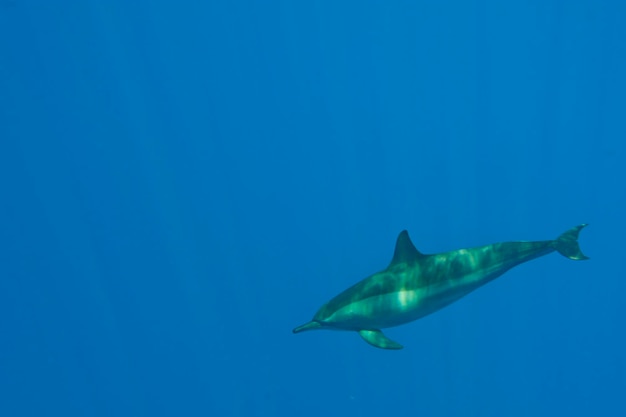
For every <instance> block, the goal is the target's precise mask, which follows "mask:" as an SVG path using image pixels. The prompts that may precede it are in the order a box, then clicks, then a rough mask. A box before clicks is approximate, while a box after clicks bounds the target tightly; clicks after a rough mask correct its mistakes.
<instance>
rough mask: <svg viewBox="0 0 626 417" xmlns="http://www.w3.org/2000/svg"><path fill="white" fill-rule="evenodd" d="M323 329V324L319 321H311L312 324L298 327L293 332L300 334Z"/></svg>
mask: <svg viewBox="0 0 626 417" xmlns="http://www.w3.org/2000/svg"><path fill="white" fill-rule="evenodd" d="M321 328H322V323H320V322H319V321H317V320H311V321H310V322H308V323H305V324H303V325H302V326H298V327H296V328H295V329H293V332H294V333H300V332H303V331H305V330H315V329H321Z"/></svg>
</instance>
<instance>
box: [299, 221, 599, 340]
mask: <svg viewBox="0 0 626 417" xmlns="http://www.w3.org/2000/svg"><path fill="white" fill-rule="evenodd" d="M585 226H587V225H586V224H581V225H578V226H576V227H573V228H571V229H569V230H568V231H566V232H565V233H563V234H562V235H560V236H559V237H558V238H556V239H555V240H541V241H535V242H526V241H522V242H501V243H494V244H492V245H486V246H479V247H475V248H469V249H459V250H455V251H451V252H444V253H438V254H434V255H426V254H423V253H421V252H419V251H418V250H417V249H416V248H415V246H414V245H413V243H412V242H411V239H410V238H409V234H408V232H407V231H406V230H403V231H402V232H400V234H399V235H398V239H397V240H396V248H395V251H394V254H393V258H392V260H391V263H390V264H389V266H388V267H387V268H386V269H384V270H382V271H380V272H377V273H375V274H374V275H371V276H369V277H367V278H365V279H363V280H362V281H360V282H358V283H357V284H355V285H353V286H352V287H350V288H348V289H347V290H345V291H343V292H342V293H340V294H339V295H337V296H336V297H335V298H333V299H331V300H330V301H329V302H327V303H326V304H324V305H323V306H322V307H321V308H320V309H319V310H318V311H317V313H316V314H315V316H314V317H313V320H311V321H310V322H308V323H305V324H303V325H301V326H298V327H296V328H295V329H293V333H300V332H303V331H305V330H314V329H329V330H347V331H356V332H358V333H359V335H361V337H362V338H363V339H364V340H365V341H366V342H367V343H369V344H370V345H372V346H375V347H377V348H381V349H402V345H401V344H399V343H397V342H394V341H393V340H391V339H389V338H388V337H386V336H385V335H384V334H383V333H382V332H381V330H380V329H384V328H387V327H394V326H399V325H401V324H405V323H408V322H411V321H414V320H417V319H420V318H422V317H424V316H426V315H428V314H431V313H434V312H435V311H437V310H439V309H441V308H443V307H445V306H447V305H449V304H451V303H453V302H455V301H457V300H458V299H460V298H462V297H464V296H465V295H467V294H469V293H470V292H472V291H474V290H475V289H477V288H478V287H480V286H482V285H484V284H486V283H488V282H490V281H492V280H494V279H495V278H497V277H499V276H500V275H502V274H504V273H505V272H506V271H508V270H509V269H511V268H513V267H514V266H517V265H519V264H521V263H524V262H527V261H530V260H532V259H535V258H538V257H540V256H544V255H547V254H549V253H551V252H554V251H557V252H559V253H560V254H561V255H563V256H565V257H566V258H569V259H573V260H584V259H589V258H588V257H587V256H585V255H584V254H583V253H582V252H581V250H580V247H579V246H578V234H579V233H580V231H581V229H582V228H583V227H585Z"/></svg>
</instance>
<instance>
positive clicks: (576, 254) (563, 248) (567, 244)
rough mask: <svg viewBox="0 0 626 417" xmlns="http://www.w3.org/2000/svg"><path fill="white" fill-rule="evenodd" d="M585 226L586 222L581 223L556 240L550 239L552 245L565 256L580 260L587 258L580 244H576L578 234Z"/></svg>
mask: <svg viewBox="0 0 626 417" xmlns="http://www.w3.org/2000/svg"><path fill="white" fill-rule="evenodd" d="M585 226H587V224H585V223H583V224H580V225H578V226H576V227H572V228H571V229H569V230H568V231H567V232H565V233H563V234H562V235H561V236H559V237H558V238H557V239H556V240H553V241H552V246H553V247H554V249H556V250H557V251H558V252H559V253H560V254H561V255H563V256H565V257H566V258H569V259H573V260H575V261H582V260H585V259H589V258H588V257H587V256H585V254H583V253H582V251H581V250H580V246H578V234H579V233H580V231H581V230H582V228H583V227H585Z"/></svg>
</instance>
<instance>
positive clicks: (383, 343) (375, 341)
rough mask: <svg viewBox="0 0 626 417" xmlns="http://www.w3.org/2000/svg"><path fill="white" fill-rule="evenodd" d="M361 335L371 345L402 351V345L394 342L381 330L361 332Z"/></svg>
mask: <svg viewBox="0 0 626 417" xmlns="http://www.w3.org/2000/svg"><path fill="white" fill-rule="evenodd" d="M359 334H360V335H361V337H362V338H363V340H365V341H366V342H367V343H369V344H370V345H372V346H374V347H377V348H381V349H402V348H403V347H404V346H402V345H401V344H400V343H397V342H394V341H393V340H391V339H389V338H388V337H387V336H385V335H384V334H383V332H381V331H380V330H359Z"/></svg>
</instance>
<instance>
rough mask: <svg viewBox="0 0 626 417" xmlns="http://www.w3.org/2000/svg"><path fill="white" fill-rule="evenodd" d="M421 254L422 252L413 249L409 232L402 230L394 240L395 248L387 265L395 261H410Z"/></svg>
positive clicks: (395, 262)
mask: <svg viewBox="0 0 626 417" xmlns="http://www.w3.org/2000/svg"><path fill="white" fill-rule="evenodd" d="M422 256H424V254H422V253H420V251H418V250H417V249H415V246H414V245H413V242H411V238H410V237H409V232H407V231H406V230H403V231H401V232H400V234H399V235H398V239H397V240H396V250H395V251H394V253H393V259H392V260H391V263H390V264H389V266H391V265H394V264H397V263H411V262H414V261H416V260H417V259H418V258H421V257H422Z"/></svg>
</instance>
